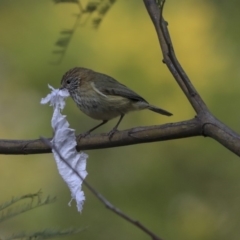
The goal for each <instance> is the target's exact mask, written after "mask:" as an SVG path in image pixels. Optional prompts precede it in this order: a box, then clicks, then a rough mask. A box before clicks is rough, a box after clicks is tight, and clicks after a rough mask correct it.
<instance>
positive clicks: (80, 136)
mask: <svg viewBox="0 0 240 240" xmlns="http://www.w3.org/2000/svg"><path fill="white" fill-rule="evenodd" d="M107 122H108V120H103V121H102V122H101V123H100V124H98V125H97V126H95V127H93V128H91V129H90V130H88V131H87V132H85V133H81V134H80V135H79V136H78V138H77V139H78V140H80V139H81V138H82V137H86V136H87V135H88V134H90V133H91V132H92V131H94V130H95V129H97V128H99V127H101V126H102V125H104V124H105V123H107Z"/></svg>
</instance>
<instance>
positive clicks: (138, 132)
mask: <svg viewBox="0 0 240 240" xmlns="http://www.w3.org/2000/svg"><path fill="white" fill-rule="evenodd" d="M201 133H202V130H201V124H200V122H199V121H198V119H197V118H195V119H192V120H189V121H184V122H179V123H168V124H164V125H157V126H150V127H137V128H132V129H128V130H125V131H120V132H116V133H115V134H114V136H113V138H112V139H111V140H109V136H108V135H107V134H91V135H88V136H86V137H85V138H81V139H80V141H79V142H78V145H77V149H78V150H91V149H101V148H111V147H120V146H126V145H132V144H138V143H148V142H157V141H165V140H171V139H179V138H186V137H193V136H200V135H201ZM49 140H51V139H49ZM50 152H51V148H50V147H49V146H48V145H46V144H44V143H43V142H42V141H41V140H40V139H34V140H5V139H0V154H17V155H18V154H40V153H50Z"/></svg>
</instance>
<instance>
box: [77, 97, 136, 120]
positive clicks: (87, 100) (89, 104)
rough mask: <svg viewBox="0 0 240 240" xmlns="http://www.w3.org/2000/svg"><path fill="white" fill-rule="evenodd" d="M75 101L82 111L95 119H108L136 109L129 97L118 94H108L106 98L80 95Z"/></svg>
mask: <svg viewBox="0 0 240 240" xmlns="http://www.w3.org/2000/svg"><path fill="white" fill-rule="evenodd" d="M75 102H76V103H77V106H78V108H79V109H80V110H81V111H82V112H83V113H85V114H86V115H88V116H89V117H91V118H94V119H97V120H110V119H112V118H115V117H117V116H120V115H122V114H126V113H127V112H129V111H133V110H136V109H135V107H134V105H133V104H132V102H131V101H130V100H129V99H127V98H123V97H120V96H108V97H107V98H104V97H98V96H97V97H96V96H95V97H93V96H92V97H89V96H88V97H83V96H81V98H79V99H78V101H76V100H75Z"/></svg>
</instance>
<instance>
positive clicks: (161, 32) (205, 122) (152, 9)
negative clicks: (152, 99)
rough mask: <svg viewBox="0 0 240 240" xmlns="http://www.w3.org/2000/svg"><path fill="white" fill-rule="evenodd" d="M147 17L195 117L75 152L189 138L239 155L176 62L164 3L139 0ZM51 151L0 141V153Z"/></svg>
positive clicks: (81, 145)
mask: <svg viewBox="0 0 240 240" xmlns="http://www.w3.org/2000/svg"><path fill="white" fill-rule="evenodd" d="M143 2H144V4H145V7H146V9H147V11H148V13H149V16H150V18H151V20H152V22H153V24H154V26H155V29H156V32H157V36H158V39H159V43H160V46H161V50H162V53H163V62H164V63H165V64H166V65H167V67H168V69H169V71H170V72H171V73H172V75H173V77H174V79H175V80H176V82H177V83H178V85H179V86H180V88H181V89H182V91H183V92H184V94H185V95H186V97H187V98H188V100H189V102H190V104H191V105H192V107H193V108H194V110H195V112H196V117H195V118H193V119H191V120H186V121H182V122H177V123H168V124H164V125H158V126H151V127H137V128H133V129H128V130H125V131H121V132H117V133H116V134H115V135H114V136H113V138H112V139H111V140H109V138H108V136H107V135H106V134H94V135H89V136H87V137H85V138H81V139H80V140H79V141H78V145H77V149H78V150H80V149H81V150H87V149H88V150H89V149H100V148H111V147H120V146H126V145H132V144H139V143H147V142H156V141H165V140H171V139H179V138H188V137H193V136H204V137H211V138H213V139H214V140H216V141H218V142H219V143H221V144H222V145H223V146H224V147H226V148H227V149H229V150H230V151H232V152H233V153H235V154H237V155H238V156H240V136H239V134H237V133H235V132H234V131H233V130H231V129H230V128H229V127H228V126H226V125H224V124H223V123H221V122H220V121H219V120H218V119H217V118H216V117H215V116H214V115H213V114H212V113H211V112H210V111H209V110H208V108H207V106H206V105H205V103H204V101H203V100H202V98H201V96H200V95H199V94H198V92H197V90H196V89H195V88H194V86H193V84H192V83H191V81H190V79H189V78H188V76H187V74H186V73H185V71H184V70H183V68H182V67H181V65H180V63H179V62H178V60H177V57H176V55H175V52H174V48H173V45H172V41H171V37H170V34H169V31H168V25H167V22H166V21H165V20H164V18H163V16H162V12H163V7H164V3H165V1H164V0H163V1H161V4H160V6H159V5H158V4H157V1H156V0H143ZM49 152H51V149H50V148H49V146H47V145H45V144H44V143H43V142H42V141H41V140H40V139H35V140H4V139H3V140H0V154H39V153H49Z"/></svg>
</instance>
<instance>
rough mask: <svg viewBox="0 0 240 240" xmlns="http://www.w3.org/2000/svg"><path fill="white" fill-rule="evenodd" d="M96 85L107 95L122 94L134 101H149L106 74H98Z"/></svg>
mask: <svg viewBox="0 0 240 240" xmlns="http://www.w3.org/2000/svg"><path fill="white" fill-rule="evenodd" d="M94 85H95V87H96V88H97V89H98V90H99V91H100V92H102V93H103V94H105V95H112V96H121V97H125V98H128V99H131V100H133V101H142V102H146V103H147V101H146V100H145V99H144V98H142V97H141V96H139V95H138V94H137V93H135V92H134V91H132V90H131V89H129V88H128V87H126V86H125V85H123V84H121V83H119V82H118V81H116V80H115V79H114V78H112V77H110V76H107V75H105V74H101V76H98V77H97V79H96V81H94Z"/></svg>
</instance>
